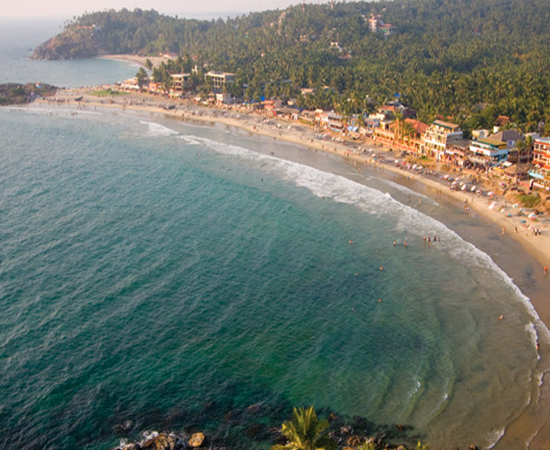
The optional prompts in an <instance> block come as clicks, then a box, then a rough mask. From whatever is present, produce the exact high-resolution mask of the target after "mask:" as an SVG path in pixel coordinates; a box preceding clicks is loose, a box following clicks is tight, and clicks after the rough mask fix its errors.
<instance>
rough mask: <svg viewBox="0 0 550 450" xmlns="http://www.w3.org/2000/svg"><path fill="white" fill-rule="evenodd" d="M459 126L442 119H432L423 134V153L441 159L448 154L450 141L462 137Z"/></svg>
mask: <svg viewBox="0 0 550 450" xmlns="http://www.w3.org/2000/svg"><path fill="white" fill-rule="evenodd" d="M462 137H463V133H462V130H461V129H460V126H459V125H457V124H454V123H449V122H444V121H443V120H436V121H434V122H433V123H432V124H431V125H430V126H429V127H428V129H427V130H426V133H425V134H424V153H425V154H427V155H428V156H430V157H432V158H436V159H437V160H438V161H441V160H442V159H444V158H445V155H446V154H449V152H448V150H449V147H450V145H451V142H452V141H454V140H457V139H462Z"/></svg>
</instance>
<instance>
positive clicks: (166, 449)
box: [116, 432, 187, 450]
mask: <svg viewBox="0 0 550 450" xmlns="http://www.w3.org/2000/svg"><path fill="white" fill-rule="evenodd" d="M185 448H187V446H186V444H185V440H184V439H182V438H181V437H180V436H178V435H176V434H174V433H156V432H154V433H151V434H150V435H147V436H146V437H145V439H143V440H142V441H141V442H133V443H131V444H125V445H121V446H119V447H117V448H116V450H182V449H185Z"/></svg>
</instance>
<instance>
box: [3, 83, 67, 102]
mask: <svg viewBox="0 0 550 450" xmlns="http://www.w3.org/2000/svg"><path fill="white" fill-rule="evenodd" d="M56 91H57V88H56V87H55V86H51V85H49V84H40V83H36V84H32V83H29V84H17V83H7V84H0V106H7V105H21V104H25V103H30V102H32V101H33V100H35V99H36V98H39V97H46V96H49V95H53V94H55V93H56Z"/></svg>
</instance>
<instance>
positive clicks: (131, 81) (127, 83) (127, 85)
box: [120, 77, 139, 91]
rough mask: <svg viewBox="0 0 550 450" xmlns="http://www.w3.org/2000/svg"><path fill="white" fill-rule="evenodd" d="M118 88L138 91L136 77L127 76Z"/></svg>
mask: <svg viewBox="0 0 550 450" xmlns="http://www.w3.org/2000/svg"><path fill="white" fill-rule="evenodd" d="M120 89H122V90H123V91H139V83H138V79H137V77H132V78H128V79H127V80H124V81H123V82H122V83H120Z"/></svg>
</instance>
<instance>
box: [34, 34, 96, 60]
mask: <svg viewBox="0 0 550 450" xmlns="http://www.w3.org/2000/svg"><path fill="white" fill-rule="evenodd" d="M100 54H101V49H100V48H99V46H98V44H97V42H95V40H94V39H93V35H91V34H90V33H78V32H74V33H73V32H63V33H61V34H58V35H57V36H54V37H53V38H51V39H49V40H48V41H46V42H44V43H43V44H41V45H40V46H38V47H37V48H36V49H35V50H34V52H33V53H32V55H31V58H32V59H47V60H64V59H84V58H93V57H94V56H98V55H100Z"/></svg>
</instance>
